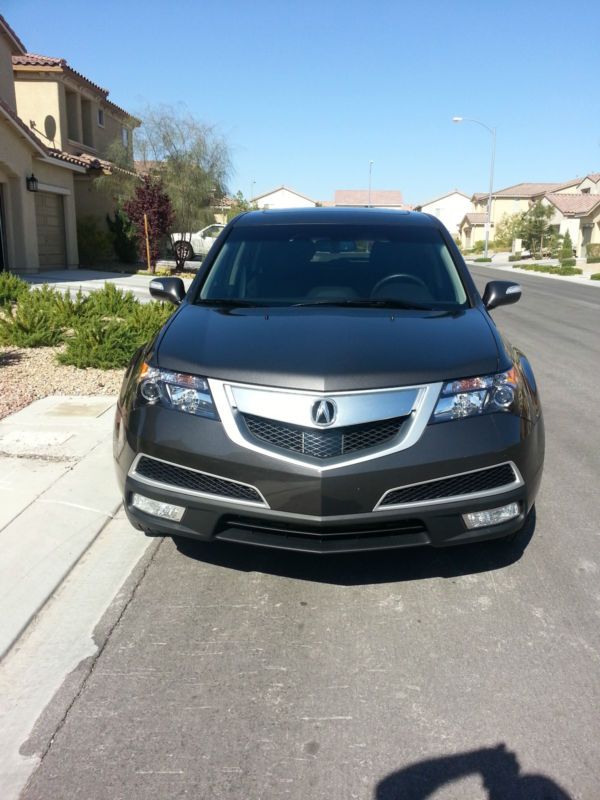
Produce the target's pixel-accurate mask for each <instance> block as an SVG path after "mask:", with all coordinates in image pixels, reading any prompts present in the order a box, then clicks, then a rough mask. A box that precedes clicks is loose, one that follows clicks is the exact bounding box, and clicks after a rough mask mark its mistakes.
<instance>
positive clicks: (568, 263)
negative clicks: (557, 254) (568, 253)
mask: <svg viewBox="0 0 600 800" xmlns="http://www.w3.org/2000/svg"><path fill="white" fill-rule="evenodd" d="M575 264H576V261H575V259H574V258H561V260H560V265H561V267H574V266H575Z"/></svg>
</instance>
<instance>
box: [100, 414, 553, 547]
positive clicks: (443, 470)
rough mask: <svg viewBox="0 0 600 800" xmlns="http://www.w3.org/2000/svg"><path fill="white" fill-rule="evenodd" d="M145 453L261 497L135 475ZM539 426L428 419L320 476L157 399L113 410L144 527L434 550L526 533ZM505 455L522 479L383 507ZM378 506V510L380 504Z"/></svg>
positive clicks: (128, 493)
mask: <svg viewBox="0 0 600 800" xmlns="http://www.w3.org/2000/svg"><path fill="white" fill-rule="evenodd" d="M140 453H143V454H146V455H147V456H150V457H153V458H156V459H161V460H163V461H167V462H170V463H172V464H177V465H181V466H183V467H187V468H190V469H194V470H200V471H203V472H205V473H209V474H211V475H215V476H222V477H223V478H225V479H227V480H230V481H238V482H240V483H243V484H250V485H251V486H253V487H256V489H257V490H258V492H259V493H260V495H261V496H262V498H263V499H264V501H265V504H264V505H263V504H257V503H248V502H240V501H239V500H238V501H236V500H228V499H225V498H223V497H208V496H201V495H199V494H198V493H190V492H182V491H180V490H179V489H178V488H176V487H166V486H162V485H160V486H158V485H151V484H150V483H148V482H146V481H143V480H140V479H139V478H138V477H136V475H135V474H133V475H132V474H131V473H130V470H131V466H132V464H133V462H134V459H135V458H136V456H138V455H139V454H140ZM543 453H544V429H543V422H542V420H541V418H540V420H539V421H538V422H537V423H536V424H533V423H530V422H528V421H526V420H524V419H520V418H518V417H515V416H512V415H510V414H494V415H489V416H484V417H478V418H472V419H465V420H460V421H454V422H449V423H442V424H438V425H431V426H428V427H427V428H426V429H425V432H424V433H423V435H422V436H421V438H420V439H419V441H418V442H417V443H416V444H415V445H413V446H412V447H410V448H408V449H406V450H402V451H399V452H396V453H393V454H390V455H387V456H382V457H381V458H376V459H373V460H370V461H364V462H361V463H358V464H352V465H350V466H345V467H341V468H339V469H333V470H329V471H327V472H318V471H315V470H314V469H311V468H310V467H308V466H304V465H299V464H289V463H286V462H284V461H279V460H276V459H273V458H269V457H268V456H266V455H263V454H260V453H255V452H252V451H250V450H248V449H246V448H242V447H239V446H237V445H236V444H235V443H233V442H232V441H231V440H230V439H229V438H228V437H227V435H226V434H225V432H224V430H223V427H222V425H221V424H220V423H219V422H216V421H213V420H206V419H200V418H197V417H192V416H188V415H186V414H182V413H179V412H176V411H172V410H169V409H164V408H160V407H156V406H154V407H143V408H140V409H137V410H134V411H133V412H131V413H130V414H129V416H128V417H127V418H125V417H123V416H122V411H121V410H120V409H119V410H118V411H117V417H116V423H115V458H116V463H117V473H118V477H119V480H120V483H121V487H122V490H123V496H124V503H125V510H126V512H127V515H128V517H129V519H130V521H131V522H132V524H134V525H135V526H136V527H138V528H141V529H143V530H145V531H147V532H148V533H156V534H159V535H160V534H164V535H178V536H184V537H189V538H192V539H199V540H204V541H210V540H224V541H231V542H239V543H243V544H253V545H257V546H263V547H274V548H280V549H290V550H298V551H307V552H318V553H342V552H350V551H361V550H376V549H390V548H397V547H411V546H419V545H426V544H429V545H433V546H436V547H441V546H447V545H454V544H461V543H466V542H475V541H482V540H485V539H494V538H499V537H502V536H507V535H509V534H511V533H513V532H515V531H517V530H519V529H520V528H521V527H522V526H523V524H524V521H525V519H526V517H527V514H528V512H529V510H530V509H531V507H532V505H533V503H534V500H535V496H536V493H537V490H538V486H539V483H540V480H541V474H542V464H543ZM505 462H511V463H513V464H514V465H515V467H516V469H517V471H518V474H519V475H520V477H521V478H522V483H520V485H513V486H511V487H510V488H508V490H507V491H496V492H494V493H493V494H492V495H489V496H476V497H475V496H474V497H468V498H464V497H463V499H448V500H442V501H440V500H436V501H435V502H431V503H421V504H419V505H418V506H406V507H394V508H390V509H386V508H384V507H381V506H380V507H377V506H378V504H379V502H380V501H381V499H382V497H383V496H384V494H385V493H386V492H388V491H389V490H391V489H393V488H395V487H401V486H407V485H410V484H415V483H420V482H425V481H431V480H435V479H438V478H445V477H447V476H450V475H457V474H460V473H465V472H468V471H470V470H478V469H483V468H485V467H491V466H495V465H498V464H502V463H505ZM134 492H136V493H139V494H143V495H145V496H147V497H151V498H152V499H155V500H161V501H163V502H168V503H173V504H175V505H180V506H184V507H185V508H186V511H185V514H184V516H183V518H182V520H181V522H179V523H177V522H171V521H166V520H162V519H160V518H157V517H155V516H151V515H149V514H145V513H143V512H141V511H140V510H139V509H137V508H133V507H132V505H131V497H132V494H133V493H134ZM511 502H517V503H519V508H520V513H519V516H518V517H516V518H514V519H512V520H510V521H509V522H506V523H502V524H500V525H494V526H490V527H488V528H479V529H475V530H468V529H467V528H466V526H465V524H464V522H463V520H462V514H464V513H466V512H469V511H480V510H484V509H489V508H496V507H498V506H502V505H506V504H508V503H511ZM376 507H377V510H375V509H376Z"/></svg>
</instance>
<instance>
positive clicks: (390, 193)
mask: <svg viewBox="0 0 600 800" xmlns="http://www.w3.org/2000/svg"><path fill="white" fill-rule="evenodd" d="M334 202H335V204H336V206H366V205H369V191H368V189H336V192H335V200H334ZM371 205H372V206H394V207H398V208H410V206H408V205H407V204H406V203H405V202H404V200H403V198H402V192H399V191H396V190H394V189H372V190H371Z"/></svg>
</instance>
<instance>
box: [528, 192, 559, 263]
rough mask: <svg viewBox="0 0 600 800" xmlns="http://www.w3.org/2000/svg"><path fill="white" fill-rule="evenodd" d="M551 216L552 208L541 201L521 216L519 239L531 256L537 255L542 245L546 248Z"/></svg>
mask: <svg viewBox="0 0 600 800" xmlns="http://www.w3.org/2000/svg"><path fill="white" fill-rule="evenodd" d="M553 216H554V209H553V208H552V206H546V205H544V204H543V203H542V202H541V200H538V202H537V203H535V204H534V205H533V206H532V207H531V208H530V209H529V211H527V212H526V213H525V215H524V216H523V224H522V227H521V230H520V233H521V238H522V239H523V244H524V245H525V247H526V248H527V249H528V250H530V251H531V253H532V254H533V255H539V254H540V253H541V251H542V249H543V248H544V245H546V246H547V245H548V244H549V243H550V240H551V238H552V226H551V225H550V220H551V219H552V217H553Z"/></svg>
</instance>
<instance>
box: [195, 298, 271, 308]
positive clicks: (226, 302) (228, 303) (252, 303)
mask: <svg viewBox="0 0 600 800" xmlns="http://www.w3.org/2000/svg"><path fill="white" fill-rule="evenodd" d="M195 305H199V306H216V307H217V308H236V307H238V306H244V307H246V308H258V307H261V308H262V307H264V306H266V305H267V303H257V302H256V300H239V299H234V298H230V297H216V298H215V299H214V300H213V299H212V298H211V299H209V300H206V299H204V300H197V301H196V303H195Z"/></svg>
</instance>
